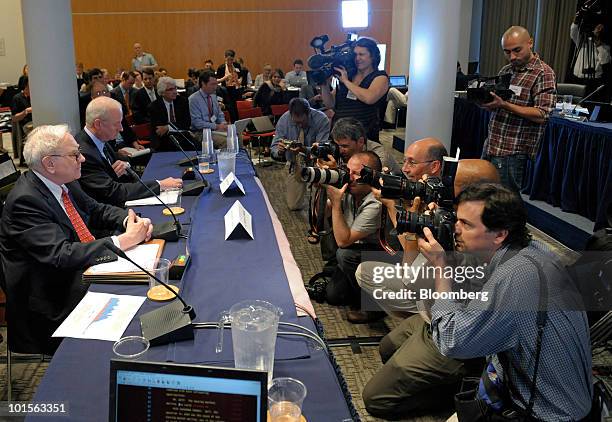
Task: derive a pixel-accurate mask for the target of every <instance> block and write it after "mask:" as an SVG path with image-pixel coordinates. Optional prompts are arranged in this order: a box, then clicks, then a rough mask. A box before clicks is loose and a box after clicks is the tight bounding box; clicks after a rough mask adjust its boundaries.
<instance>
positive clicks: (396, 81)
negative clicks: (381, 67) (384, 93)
mask: <svg viewBox="0 0 612 422" xmlns="http://www.w3.org/2000/svg"><path fill="white" fill-rule="evenodd" d="M389 86H392V87H394V88H405V87H406V77H405V76H404V75H391V76H389Z"/></svg>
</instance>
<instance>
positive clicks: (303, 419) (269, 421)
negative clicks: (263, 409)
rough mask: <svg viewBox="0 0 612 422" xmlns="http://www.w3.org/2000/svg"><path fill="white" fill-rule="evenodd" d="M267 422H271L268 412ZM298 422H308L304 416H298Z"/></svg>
mask: <svg viewBox="0 0 612 422" xmlns="http://www.w3.org/2000/svg"><path fill="white" fill-rule="evenodd" d="M268 422H272V418H271V417H270V412H269V411H268ZM300 422H308V421H307V420H306V418H305V417H304V415H302V416H300Z"/></svg>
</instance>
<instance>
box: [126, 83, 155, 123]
mask: <svg viewBox="0 0 612 422" xmlns="http://www.w3.org/2000/svg"><path fill="white" fill-rule="evenodd" d="M155 98H159V95H157V90H155ZM132 104H133V106H132V111H133V112H134V122H135V123H136V124H141V123H146V122H148V121H149V120H150V118H149V110H148V109H149V104H151V98H149V94H148V93H147V90H146V89H145V88H141V89H139V90H138V91H136V94H134V101H133V103H132Z"/></svg>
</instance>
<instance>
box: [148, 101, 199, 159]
mask: <svg viewBox="0 0 612 422" xmlns="http://www.w3.org/2000/svg"><path fill="white" fill-rule="evenodd" d="M173 107H174V115H175V117H176V122H175V123H174V125H175V126H176V127H177V128H179V129H181V130H186V131H187V130H189V127H190V126H191V114H190V113H189V102H188V101H187V99H186V98H185V97H181V96H178V97H176V99H175V100H174V102H173ZM149 116H151V126H152V127H153V137H154V139H153V148H155V149H157V150H163V151H173V150H174V148H173V147H172V146H173V144H172V142H171V141H170V140H169V139H167V138H166V137H167V135H166V136H163V137H161V138H160V137H158V136H157V134H155V128H156V127H157V126H164V125H167V124H168V112H167V111H166V105H165V104H164V99H163V98H161V97H160V98H158V99H157V100H155V101H153V102H152V103H151V104H149Z"/></svg>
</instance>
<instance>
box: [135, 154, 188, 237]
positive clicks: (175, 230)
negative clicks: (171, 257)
mask: <svg viewBox="0 0 612 422" xmlns="http://www.w3.org/2000/svg"><path fill="white" fill-rule="evenodd" d="M126 171H127V173H128V174H129V175H130V176H132V177H133V178H135V179H136V180H138V182H139V183H140V184H141V185H142V186H144V187H145V189H146V190H148V191H149V192H150V193H151V194H152V195H153V196H154V197H155V198H157V200H158V201H159V203H160V204H162V205H163V206H164V207H166V209H167V210H168V211H170V215H171V216H172V218H173V219H174V223H173V222H172V221H168V222H166V223H162V224H154V225H153V234H152V237H153V238H154V239H164V240H167V241H168V242H176V241H177V240H178V239H179V237H181V223H179V221H178V218H176V215H175V214H174V211H172V208H170V207H169V206H168V204H166V203H165V202H164V201H162V199H161V198H160V197H159V195H158V194H156V193H155V191H154V190H153V189H151V188H150V187H148V186H147V184H146V183H145V182H143V181H142V179H141V178H140V176H139V175H138V174H137V173H136V172H135V171H134V170H133V169H132V168H131V167H129V166H128V167H127V169H126ZM179 195H180V193H179Z"/></svg>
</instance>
